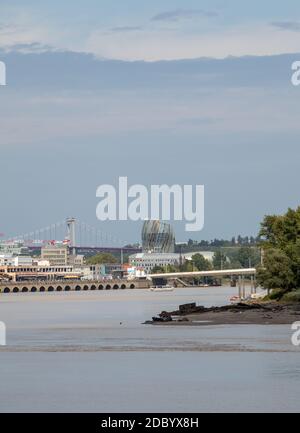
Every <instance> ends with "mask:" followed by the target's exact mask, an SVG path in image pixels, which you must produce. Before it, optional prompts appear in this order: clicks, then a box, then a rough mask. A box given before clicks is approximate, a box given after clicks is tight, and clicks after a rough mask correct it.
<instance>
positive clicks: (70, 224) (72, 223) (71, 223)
mask: <svg viewBox="0 0 300 433" xmlns="http://www.w3.org/2000/svg"><path fill="white" fill-rule="evenodd" d="M75 227H76V219H75V218H68V219H67V238H68V240H69V241H70V249H71V253H72V255H73V256H75V255H76V236H75Z"/></svg>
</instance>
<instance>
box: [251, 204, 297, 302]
mask: <svg viewBox="0 0 300 433" xmlns="http://www.w3.org/2000/svg"><path fill="white" fill-rule="evenodd" d="M259 235H260V239H261V245H262V247H263V250H264V260H263V266H262V267H260V268H259V269H258V278H259V282H260V284H261V285H262V286H264V287H265V288H267V289H279V291H280V290H281V295H283V294H284V293H286V292H287V291H291V290H293V289H296V288H300V207H298V208H297V209H296V210H293V209H289V210H288V211H287V213H286V214H285V215H278V216H277V215H268V216H266V217H265V218H264V221H263V222H262V225H261V230H260V234H259ZM278 297H279V298H280V296H278Z"/></svg>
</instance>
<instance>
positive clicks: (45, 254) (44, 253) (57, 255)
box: [41, 245, 84, 266]
mask: <svg viewBox="0 0 300 433" xmlns="http://www.w3.org/2000/svg"><path fill="white" fill-rule="evenodd" d="M69 251H70V250H69V247H68V246H67V245H47V246H45V247H43V248H42V249H41V260H42V261H45V260H46V261H48V262H49V263H50V266H67V265H70V266H83V263H84V256H82V255H75V256H73V255H71V254H70V253H69Z"/></svg>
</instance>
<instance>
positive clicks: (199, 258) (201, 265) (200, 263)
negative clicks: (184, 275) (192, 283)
mask: <svg viewBox="0 0 300 433" xmlns="http://www.w3.org/2000/svg"><path fill="white" fill-rule="evenodd" d="M192 261H193V263H194V266H195V268H196V269H197V270H198V271H210V270H211V269H212V265H211V263H210V262H209V261H208V260H206V258H205V257H204V256H203V255H202V254H195V255H193V256H192Z"/></svg>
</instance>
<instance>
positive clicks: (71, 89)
mask: <svg viewBox="0 0 300 433" xmlns="http://www.w3.org/2000/svg"><path fill="white" fill-rule="evenodd" d="M25 5H26V6H25ZM1 8H2V9H1V18H0V60H3V61H5V62H6V65H7V83H8V85H7V86H6V87H0V131H1V135H0V150H1V161H2V164H1V171H0V182H1V184H2V185H5V186H7V188H8V190H9V193H8V194H7V196H6V198H5V206H3V207H2V208H1V219H0V232H3V233H7V234H16V232H18V233H22V232H24V233H27V232H30V231H32V230H33V229H36V228H39V227H43V226H46V225H48V224H50V223H54V222H55V221H61V220H62V219H64V218H65V217H67V216H69V215H74V216H77V217H78V218H80V219H81V220H82V221H86V222H87V223H89V224H90V225H92V226H97V227H98V228H101V229H102V230H104V231H109V232H110V233H112V232H113V233H115V234H116V237H118V238H120V239H125V240H127V241H136V240H139V227H138V228H137V226H136V224H134V223H130V222H128V223H126V222H124V223H120V224H115V223H107V224H106V223H105V224H103V223H102V224H100V223H99V222H98V221H97V220H96V215H95V209H96V205H97V199H96V196H95V194H96V188H97V186H98V185H100V184H103V183H112V184H116V183H117V179H118V177H119V176H128V177H129V183H130V184H132V183H142V184H145V185H150V184H153V183H167V184H175V183H176V184H177V183H179V184H204V185H205V187H206V209H205V211H206V223H205V228H204V230H203V232H200V233H197V234H188V233H185V232H184V223H182V224H181V223H177V224H176V232H177V238H178V239H179V240H184V239H188V238H189V236H192V237H194V238H196V239H201V238H204V239H211V238H214V237H227V238H231V236H233V235H237V234H239V233H241V234H244V235H246V234H249V235H252V234H253V235H255V234H256V233H257V231H258V229H259V222H260V221H261V220H262V218H263V216H264V215H265V214H266V213H277V212H284V211H285V209H286V208H287V207H289V206H292V207H295V206H297V205H298V204H299V191H298V184H299V182H298V173H299V169H300V167H299V165H300V163H299V162H300V147H299V134H300V123H299V115H298V112H299V109H298V107H299V102H300V88H296V87H293V86H292V85H291V64H292V62H293V61H295V60H300V54H297V53H299V52H300V50H299V47H300V6H299V5H298V2H296V1H286V2H285V3H284V4H283V2H271V1H264V2H257V1H253V2H251V3H250V2H247V3H246V2H240V1H225V0H223V1H215V2H214V1H209V2H208V1H203V2H202V1H197V2H196V1H174V0H173V1H164V2H158V1H152V2H141V1H130V0H124V1H119V2H112V1H111V0H110V1H92V0H86V1H84V2H83V1H77V2H58V1H51V2H50V1H49V2H48V1H47V2H46V1H44V2H38V1H27V2H24V1H22V2H21V1H9V2H5V1H4V2H3V1H2V5H1ZM232 55H233V56H234V57H230V56H232ZM249 55H251V57H248V56H249ZM228 56H229V57H228ZM203 57H205V58H203ZM208 57H209V59H208ZM182 59H185V60H182ZM188 59H190V60H188ZM133 60H144V61H140V62H133ZM145 60H147V62H145ZM164 60H169V62H165V61H164ZM148 61H151V62H148ZM3 162H4V163H3Z"/></svg>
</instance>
